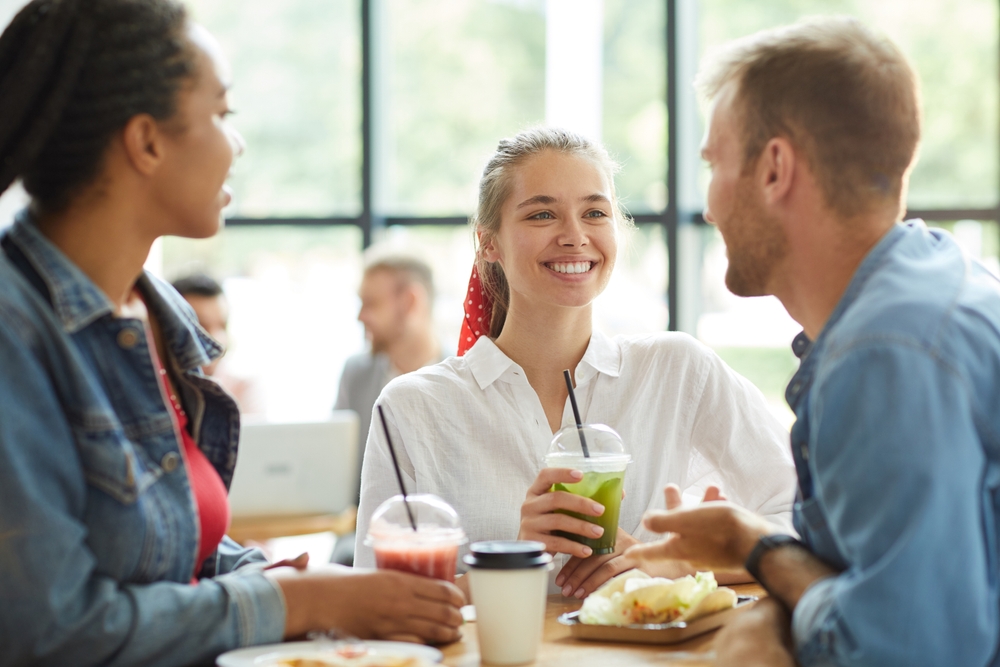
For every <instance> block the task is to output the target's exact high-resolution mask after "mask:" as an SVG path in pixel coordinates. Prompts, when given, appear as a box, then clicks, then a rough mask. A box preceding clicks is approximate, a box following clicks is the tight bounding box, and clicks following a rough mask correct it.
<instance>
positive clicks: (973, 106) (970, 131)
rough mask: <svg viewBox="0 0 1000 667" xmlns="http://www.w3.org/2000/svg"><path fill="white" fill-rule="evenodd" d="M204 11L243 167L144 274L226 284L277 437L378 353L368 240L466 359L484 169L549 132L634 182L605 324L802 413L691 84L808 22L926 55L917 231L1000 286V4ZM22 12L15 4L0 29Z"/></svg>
mask: <svg viewBox="0 0 1000 667" xmlns="http://www.w3.org/2000/svg"><path fill="white" fill-rule="evenodd" d="M189 2H190V6H191V9H192V12H193V14H194V16H195V17H196V19H197V20H198V21H200V22H202V23H204V24H205V25H206V26H207V27H208V28H209V29H210V30H211V31H212V32H213V33H214V34H216V35H217V36H218V38H219V39H220V41H221V42H222V44H223V47H224V49H225V51H226V52H227V53H228V55H229V57H230V60H231V61H232V64H233V76H234V88H233V98H234V106H235V108H236V110H237V112H238V113H237V115H236V117H235V119H234V123H235V125H236V127H237V128H238V129H239V130H240V131H241V132H242V133H243V135H244V137H245V139H246V143H247V151H246V154H245V155H244V156H243V157H242V158H240V159H239V160H238V161H237V163H236V167H235V170H234V177H233V186H234V189H235V194H236V197H235V201H234V204H233V206H232V209H231V211H230V223H229V226H228V227H227V228H226V229H225V230H224V231H223V232H222V233H221V234H220V235H219V236H218V237H217V238H215V239H210V240H206V241H183V240H178V239H167V240H166V241H165V242H164V243H163V245H162V247H161V248H159V249H158V251H157V253H156V254H155V256H154V257H153V258H152V260H151V266H154V267H157V268H158V270H161V271H162V272H163V273H164V274H165V275H166V276H167V277H168V278H174V277H177V276H179V275H181V274H183V273H187V272H190V271H192V270H207V271H209V272H211V273H214V274H215V275H216V276H217V277H219V278H220V279H221V280H222V281H223V284H224V286H225V288H226V291H227V293H228V294H229V297H230V300H231V304H232V310H233V314H232V338H233V348H232V351H231V354H230V355H229V358H228V359H227V361H226V363H227V364H229V365H230V367H231V370H232V372H234V373H236V374H240V375H244V376H246V377H248V378H252V379H253V380H254V381H255V383H256V385H257V386H258V393H259V395H260V396H261V397H262V401H263V403H264V404H265V405H266V414H267V416H268V417H270V418H274V419H294V418H306V417H314V416H320V415H322V414H323V413H325V412H326V411H327V410H328V409H329V408H330V406H331V405H332V402H333V399H334V394H335V392H336V386H337V381H338V377H339V374H340V369H341V365H342V364H343V360H344V359H345V358H346V357H347V356H348V355H350V354H352V353H354V352H356V351H358V350H360V349H362V347H363V345H364V340H363V333H362V329H361V327H360V325H359V324H358V323H357V321H356V315H357V308H358V305H359V304H358V299H357V296H356V289H357V286H358V282H359V279H360V271H361V267H362V264H363V252H364V251H365V249H366V248H367V247H369V246H371V245H372V244H379V245H383V246H387V247H398V248H403V249H406V250H407V251H409V252H413V253H416V254H420V255H422V256H424V257H425V258H427V259H428V260H429V261H430V262H431V263H432V265H433V267H434V269H435V272H436V283H437V292H438V300H437V303H436V306H435V317H436V322H437V326H438V334H439V337H440V338H441V340H442V343H443V346H444V348H445V351H446V352H450V351H452V350H453V349H454V346H455V341H456V340H457V336H458V328H459V325H460V323H461V318H462V311H461V302H462V298H463V293H464V290H465V285H466V281H467V280H468V274H469V270H470V267H471V264H472V258H473V240H472V235H471V232H470V231H469V229H468V226H467V219H468V215H469V214H470V213H471V212H472V210H473V207H474V205H475V200H476V188H477V183H478V179H479V176H480V173H481V171H482V167H483V165H484V164H485V162H486V160H487V159H488V158H489V156H490V154H491V152H492V151H493V149H494V148H495V146H496V143H497V141H498V140H499V139H500V138H502V137H504V136H509V135H511V134H513V133H515V132H517V131H518V130H520V129H523V128H526V127H529V126H532V125H536V124H545V123H548V124H559V125H567V126H569V127H571V128H573V129H576V130H578V131H581V132H584V133H586V134H588V135H590V136H592V137H594V138H597V139H600V140H601V141H603V142H604V143H605V144H606V146H607V147H608V149H609V150H610V152H611V153H612V155H613V156H614V157H615V158H616V159H617V160H618V161H619V162H620V163H621V164H622V170H621V172H620V174H619V176H618V179H617V184H618V188H619V191H620V193H621V195H622V198H623V201H624V202H625V204H626V206H627V208H628V209H629V211H630V212H631V213H632V214H633V215H634V217H635V219H636V223H637V224H636V228H635V230H634V231H633V232H631V234H630V237H629V239H627V242H626V243H624V244H623V247H622V252H621V257H620V258H619V263H618V268H617V270H616V273H615V276H614V278H613V280H612V283H611V285H610V286H609V288H608V290H607V293H606V294H605V295H603V296H602V297H601V299H600V300H599V301H598V303H597V304H596V307H595V312H596V314H597V326H598V327H599V328H600V329H602V330H604V331H606V332H608V333H612V334H614V333H632V332H642V331H656V330H663V329H667V328H669V329H680V330H685V331H688V332H689V333H691V334H693V335H696V336H698V337H699V338H700V339H701V340H702V341H704V342H705V343H707V344H708V345H710V346H712V347H713V348H714V349H716V350H717V351H718V353H719V354H720V355H721V356H722V357H723V358H724V359H725V360H726V361H728V362H729V363H731V364H732V365H733V366H734V367H735V368H736V369H737V370H739V371H740V372H743V373H744V374H746V375H747V376H748V377H749V378H750V379H751V380H753V381H754V382H755V383H756V384H757V385H758V386H759V387H760V388H761V389H762V390H763V391H764V393H765V394H766V395H767V397H768V398H769V400H770V401H771V402H772V404H773V405H774V406H775V410H776V411H777V412H778V413H779V414H783V415H785V416H787V412H782V411H783V410H786V409H785V408H784V407H783V400H782V393H783V387H784V384H785V382H786V380H787V379H788V377H789V376H790V375H791V373H792V372H793V371H794V368H795V366H796V360H795V359H794V357H792V355H791V353H790V351H789V349H788V344H789V342H790V341H791V338H792V337H793V336H794V334H795V333H796V332H797V331H798V327H797V325H796V324H795V323H794V322H793V321H792V320H791V319H790V318H789V317H788V316H787V314H786V313H785V312H784V309H783V308H782V307H781V305H780V304H779V303H778V302H777V301H776V300H774V299H739V298H736V297H734V296H733V295H732V294H730V293H729V292H728V291H727V290H726V289H725V286H724V284H723V275H724V273H725V269H726V255H725V248H724V246H723V244H722V242H721V239H720V237H719V235H718V234H717V232H716V231H715V230H714V229H713V228H711V227H709V226H707V225H705V224H704V223H703V222H702V221H701V218H700V209H701V198H702V196H703V195H702V192H703V187H704V173H703V169H702V167H701V166H700V164H699V160H698V145H699V142H700V138H701V129H702V124H703V122H704V121H703V116H702V113H703V112H702V110H700V108H699V105H698V102H697V100H696V99H695V94H694V90H693V88H692V86H691V78H692V76H693V74H694V72H695V70H696V68H697V64H698V61H699V60H700V58H701V57H703V56H704V54H705V53H707V52H708V51H709V50H710V49H712V48H713V47H715V46H718V45H720V44H722V43H724V42H726V41H728V40H731V39H734V38H737V37H740V36H743V35H746V34H750V33H752V32H754V31H756V30H759V29H762V28H767V27H771V26H776V25H781V24H785V23H788V22H791V21H795V20H797V19H799V18H802V17H805V16H810V15H816V14H831V13H836V14H849V15H854V16H857V17H859V18H861V19H862V20H864V21H865V22H867V23H868V24H870V25H872V26H873V27H875V28H877V29H879V30H882V31H884V32H885V33H887V34H888V35H889V36H890V37H891V38H892V39H894V40H895V41H896V42H897V43H898V44H899V45H900V46H901V47H902V48H903V50H904V51H905V52H906V53H907V54H908V55H909V56H910V58H911V59H912V60H913V62H914V64H915V66H916V69H917V70H918V72H919V75H920V77H921V80H922V86H923V97H924V139H923V141H922V143H921V148H920V161H919V163H918V165H917V167H916V169H915V170H914V172H913V176H912V179H911V187H910V192H909V200H908V204H909V208H910V210H911V213H913V214H919V215H922V216H923V217H925V219H927V220H928V221H929V222H930V224H934V225H940V226H943V227H945V228H946V229H948V230H949V231H950V232H952V233H953V234H954V235H955V237H956V238H957V239H958V240H959V241H960V242H962V243H963V244H964V245H965V246H966V247H967V248H968V249H969V251H970V252H971V253H973V254H974V255H977V256H979V257H981V258H982V259H983V260H984V261H985V262H986V263H987V264H988V265H990V266H991V267H992V268H993V269H994V270H998V268H1000V267H998V260H997V255H998V239H1000V234H998V225H997V221H998V215H1000V214H998V203H1000V136H998V128H1000V113H998V99H1000V72H998V63H1000V57H998V54H1000V44H998V25H1000V9H998V8H1000V2H998V0H880V1H879V2H872V1H870V0H766V1H765V0H449V1H448V2H438V1H435V0H323V1H322V2H316V1H315V0H285V1H283V2H273V1H272V0H240V1H236V0H189ZM20 4H22V0H0V17H3V18H6V17H8V16H9V15H12V14H13V11H14V10H15V9H16V7H17V6H19V5H20ZM671 185H673V187H671ZM17 197H18V195H17V193H12V194H9V195H8V196H6V197H4V198H3V199H0V211H8V210H9V209H10V208H11V207H13V206H15V205H17V204H19V203H20V200H18V199H17ZM5 207H6V208H5Z"/></svg>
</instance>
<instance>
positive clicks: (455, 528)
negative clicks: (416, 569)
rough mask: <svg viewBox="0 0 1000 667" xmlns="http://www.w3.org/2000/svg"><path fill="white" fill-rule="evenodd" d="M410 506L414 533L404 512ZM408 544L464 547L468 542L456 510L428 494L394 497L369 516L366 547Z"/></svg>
mask: <svg viewBox="0 0 1000 667" xmlns="http://www.w3.org/2000/svg"><path fill="white" fill-rule="evenodd" d="M406 505H409V506H410V512H412V513H413V519H414V521H416V524H417V531H416V532H414V531H413V525H412V524H411V523H410V517H409V515H408V514H407V511H406ZM401 541H402V542H407V543H413V544H464V543H465V542H466V541H467V540H466V538H465V532H464V531H463V530H462V526H461V525H459V521H458V513H457V512H456V511H455V509H454V508H453V507H452V506H451V505H449V504H448V503H446V502H445V501H443V500H441V498H438V497H437V496H435V495H432V494H430V493H415V494H411V495H408V496H406V503H405V504H404V503H403V496H402V495H396V496H393V497H392V498H389V499H388V500H386V501H385V502H384V503H382V504H381V505H379V506H378V509H376V510H375V513H374V514H372V520H371V524H370V525H369V527H368V536H367V537H366V538H365V544H367V545H368V546H372V545H373V544H375V543H377V542H382V543H384V542H401Z"/></svg>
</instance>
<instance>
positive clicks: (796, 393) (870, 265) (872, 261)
mask: <svg viewBox="0 0 1000 667" xmlns="http://www.w3.org/2000/svg"><path fill="white" fill-rule="evenodd" d="M923 225H924V222H923V221H922V220H912V221H910V222H908V223H905V224H897V225H893V226H892V228H891V229H890V230H889V231H888V232H886V233H885V235H883V236H882V238H881V239H879V242H878V243H876V244H875V247H874V248H872V249H871V250H870V251H868V254H867V255H866V256H865V258H864V259H863V260H862V261H861V264H859V265H858V268H857V269H856V270H855V271H854V276H853V277H852V278H851V282H850V283H848V285H847V289H846V290H844V294H843V295H842V296H841V297H840V301H838V302H837V306H836V307H835V308H834V309H833V312H832V313H830V317H829V319H827V321H826V324H824V325H823V330H822V331H820V333H819V336H817V338H816V340H815V341H811V340H810V339H809V337H808V336H806V332H805V331H803V332H801V333H799V335H797V336H796V337H795V339H794V340H793V341H792V352H793V353H794V354H795V356H796V357H798V358H799V359H800V360H801V364H800V365H799V370H798V371H797V372H796V373H795V375H794V376H793V377H792V380H791V382H789V384H788V387H787V388H786V389H785V400H786V401H787V402H788V405H789V406H791V408H792V410H793V411H794V410H795V409H796V406H797V405H798V402H799V398H800V397H801V396H802V394H803V392H804V391H805V389H806V388H807V387H808V386H809V384H810V382H811V379H812V374H813V366H814V365H815V355H813V354H811V353H812V351H813V350H815V349H816V348H817V347H819V346H821V345H822V344H823V341H824V340H826V337H827V333H828V332H829V331H830V330H831V329H832V328H833V327H834V325H836V324H837V322H838V321H839V320H840V318H841V317H843V315H844V313H845V312H847V309H848V308H850V307H851V305H853V304H854V302H855V301H856V300H857V299H858V296H859V295H860V294H861V290H862V289H864V286H865V283H866V282H867V281H868V278H869V277H870V276H871V275H872V274H873V273H875V271H876V270H877V269H878V267H879V266H880V265H881V264H882V260H883V259H884V258H885V256H886V255H887V254H888V253H889V251H890V250H891V249H892V247H893V246H894V245H896V243H897V242H898V241H899V240H900V239H901V238H902V236H903V234H904V233H905V229H906V227H913V226H923Z"/></svg>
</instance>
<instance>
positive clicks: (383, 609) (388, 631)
mask: <svg viewBox="0 0 1000 667" xmlns="http://www.w3.org/2000/svg"><path fill="white" fill-rule="evenodd" d="M265 576H268V577H270V578H271V579H272V580H273V581H274V582H275V583H276V584H277V585H278V586H279V587H280V588H281V592H282V594H283V595H284V598H285V607H286V609H287V615H286V618H285V638H286V639H287V638H290V637H298V636H301V635H304V634H305V633H307V632H309V631H311V630H331V629H335V630H338V631H340V632H343V633H345V634H348V635H353V636H355V637H361V638H362V639H384V638H395V639H404V638H405V639H411V640H418V641H423V642H428V643H435V644H444V643H448V642H453V641H456V640H458V639H459V637H460V636H461V635H460V633H459V630H458V628H459V627H460V626H461V625H462V613H461V611H460V610H461V607H462V605H464V604H465V597H464V596H463V595H462V592H461V591H460V590H459V589H458V588H456V587H455V585H454V584H450V583H447V582H443V581H439V580H437V579H430V578H428V577H420V576H417V575H413V574H407V573H404V572H396V571H393V570H361V569H352V568H346V567H340V566H335V565H326V566H322V567H319V568H310V569H308V570H304V571H302V570H297V569H295V568H289V567H284V568H278V569H274V570H268V571H267V572H266V573H265Z"/></svg>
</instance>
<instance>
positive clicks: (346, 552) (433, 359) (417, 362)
mask: <svg viewBox="0 0 1000 667" xmlns="http://www.w3.org/2000/svg"><path fill="white" fill-rule="evenodd" d="M376 252H377V251H376ZM358 296H359V297H360V299H361V310H360V311H359V312H358V321H359V322H361V323H362V324H363V325H364V326H365V337H366V338H367V339H368V343H369V348H368V349H367V350H365V351H364V352H359V353H358V354H355V355H353V356H352V357H350V358H348V359H347V361H346V362H345V364H344V370H343V372H342V373H341V376H340V389H339V390H338V391H337V401H336V403H335V404H334V406H333V409H334V410H354V411H355V412H356V413H358V469H357V475H356V479H357V483H356V484H357V486H356V488H355V498H356V500H355V504H357V503H358V502H359V500H360V498H361V464H362V462H363V461H364V454H365V443H366V442H367V441H368V429H369V428H370V426H371V419H372V409H373V408H374V406H375V400H376V399H377V398H378V396H379V394H380V393H382V389H383V388H384V387H385V385H387V384H389V381H390V380H392V379H393V378H395V377H397V376H399V375H402V374H403V373H409V372H411V371H415V370H417V369H418V368H422V367H423V366H427V365H428V364H435V363H437V362H439V361H441V358H442V357H441V344H440V343H439V342H438V339H437V335H436V334H435V333H434V276H433V273H432V272H431V267H430V266H428V265H427V263H426V262H423V261H421V260H419V259H417V258H415V257H411V256H407V255H398V254H383V255H379V254H375V255H374V256H373V259H371V260H370V261H369V262H368V264H367V265H366V266H365V271H364V275H363V277H362V279H361V287H360V288H359V289H358ZM333 562H335V563H341V564H343V565H351V564H352V563H353V562H354V535H353V534H351V535H345V536H343V537H341V538H340V539H338V540H337V546H336V547H335V549H334V552H333Z"/></svg>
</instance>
